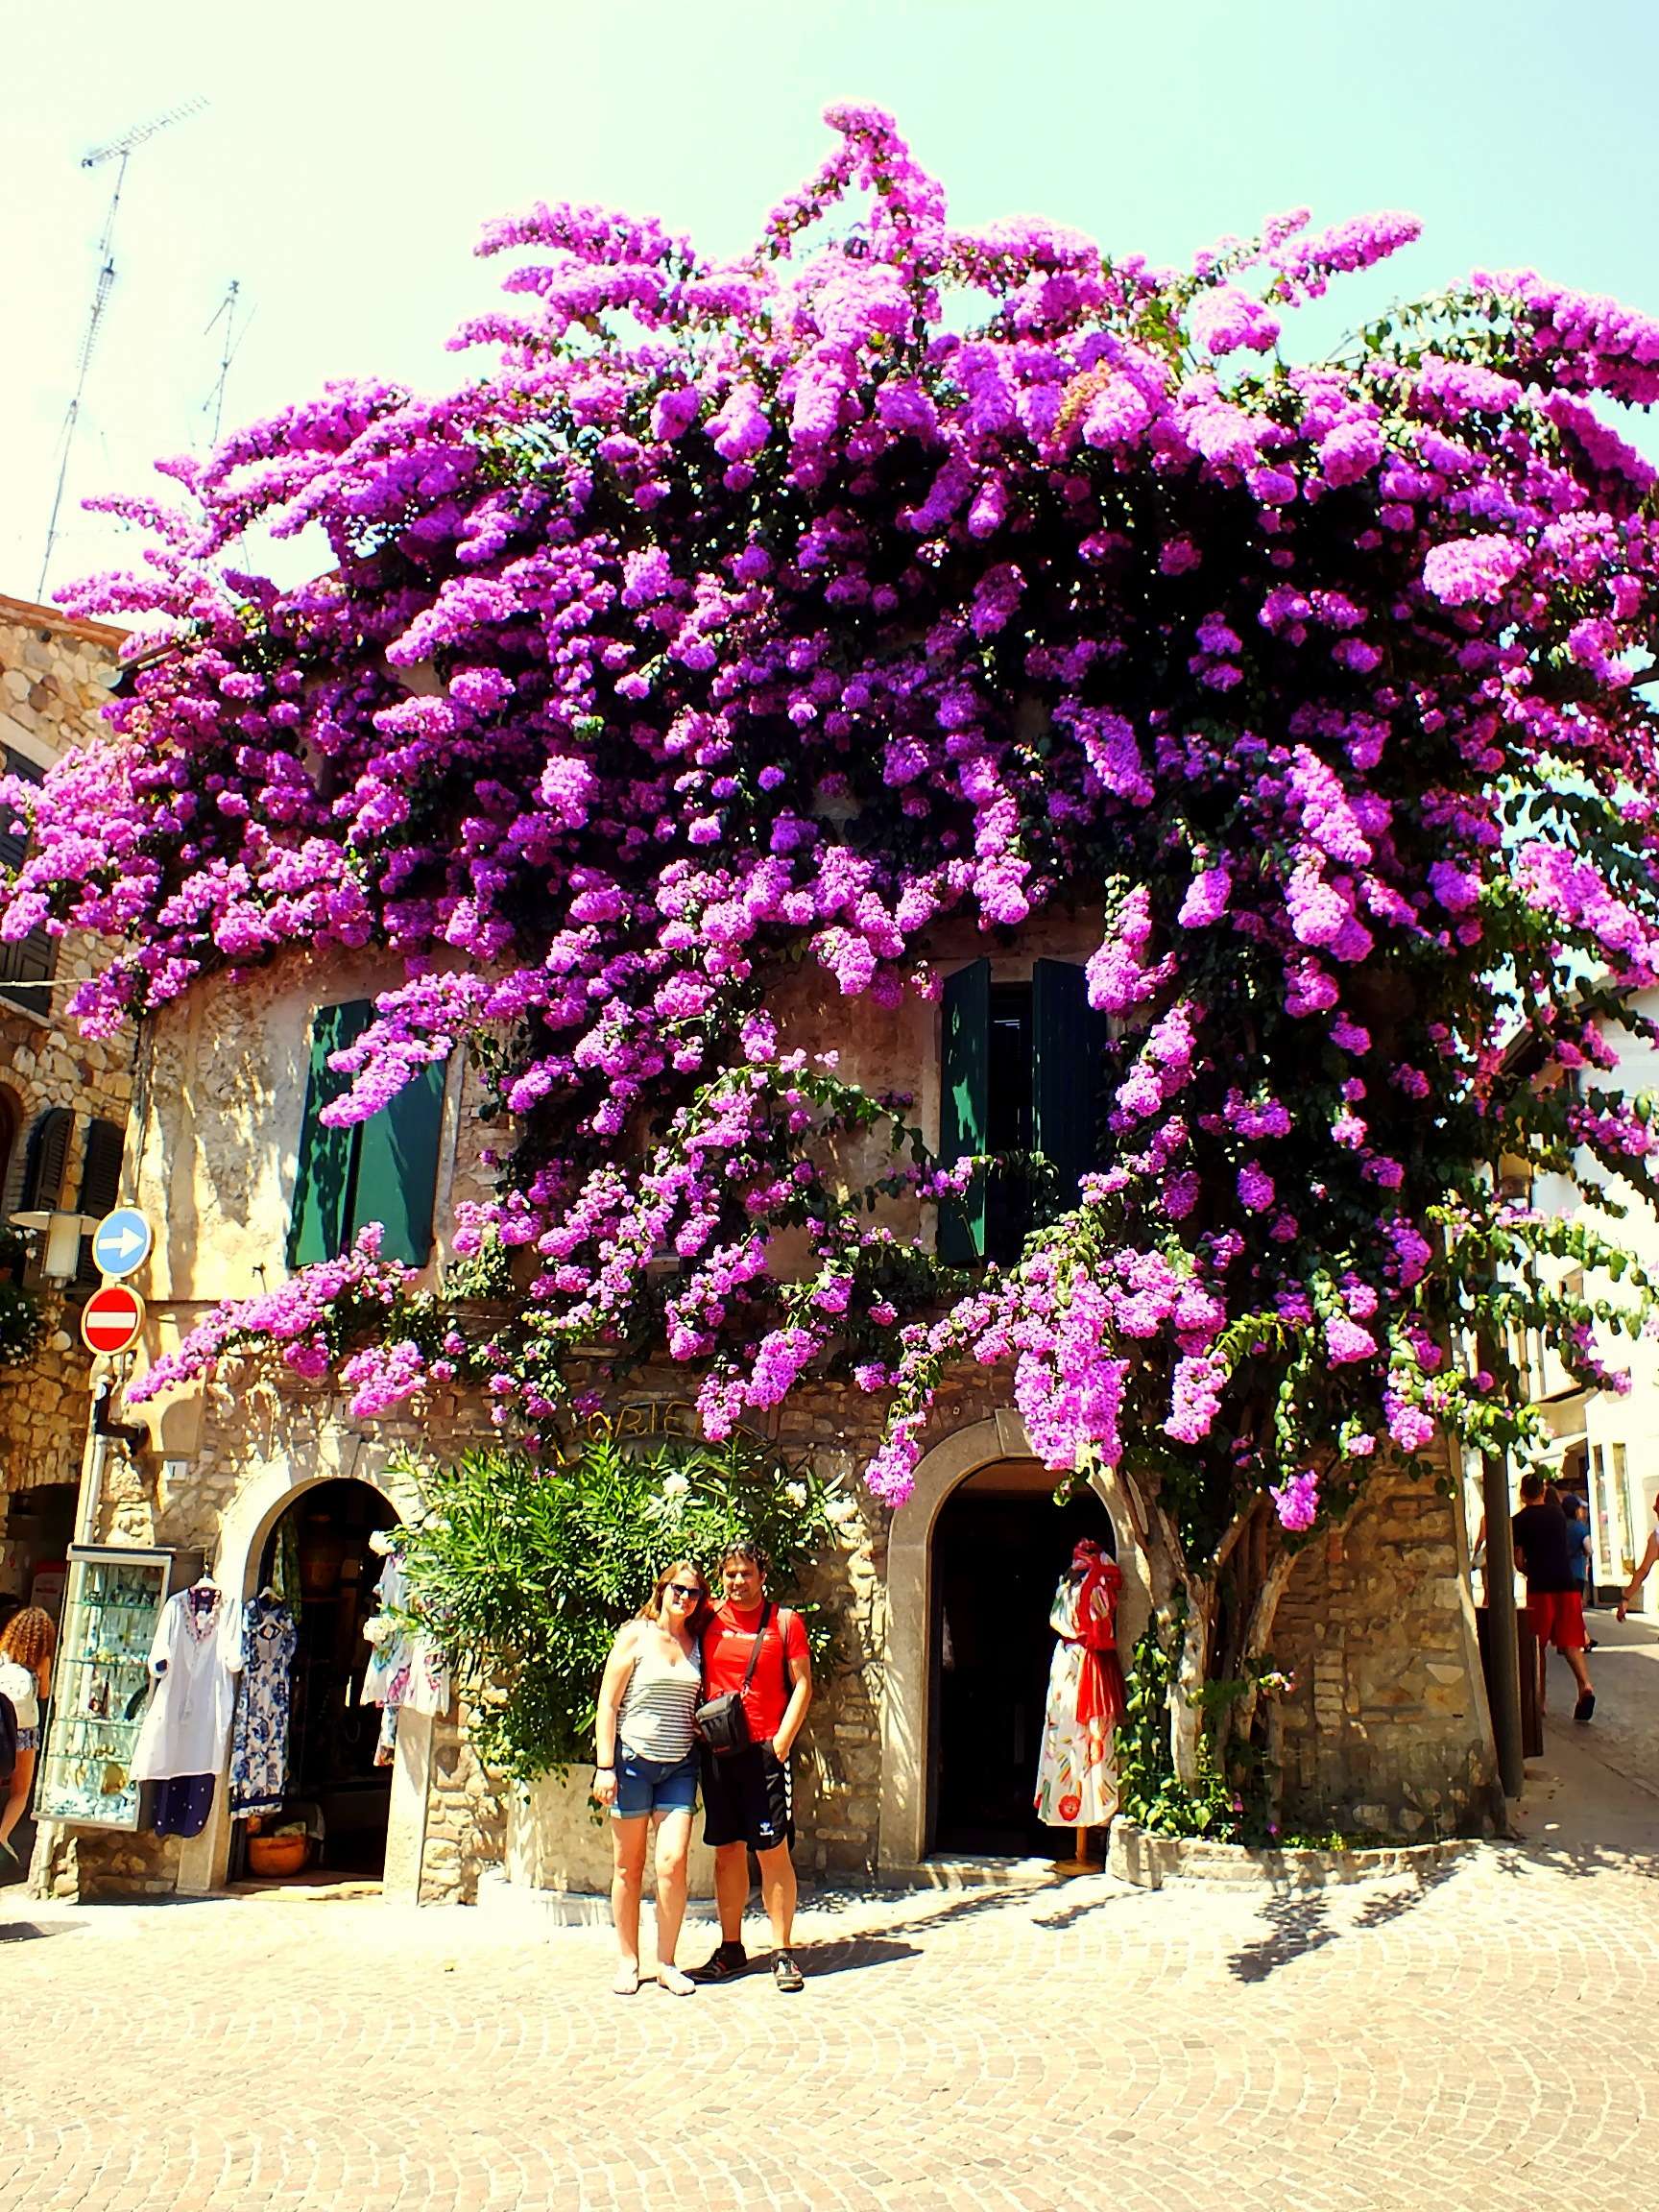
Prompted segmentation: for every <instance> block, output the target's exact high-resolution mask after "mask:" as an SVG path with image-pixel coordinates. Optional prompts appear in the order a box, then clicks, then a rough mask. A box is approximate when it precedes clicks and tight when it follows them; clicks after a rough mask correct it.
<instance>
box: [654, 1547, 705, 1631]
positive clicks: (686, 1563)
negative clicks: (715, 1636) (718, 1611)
mask: <svg viewBox="0 0 1659 2212" xmlns="http://www.w3.org/2000/svg"><path fill="white" fill-rule="evenodd" d="M682 1575H684V1576H685V1579H686V1580H687V1581H689V1580H690V1579H691V1577H692V1576H693V1575H695V1576H696V1578H697V1583H698V1586H699V1588H700V1589H701V1590H702V1592H703V1596H702V1599H701V1600H700V1601H699V1603H698V1605H697V1606H696V1608H695V1610H694V1611H693V1612H692V1613H691V1614H690V1615H689V1616H688V1617H687V1619H686V1622H685V1625H686V1627H687V1628H688V1629H689V1630H690V1632H691V1634H692V1635H693V1636H694V1637H696V1636H701V1635H702V1633H703V1631H704V1629H705V1628H707V1627H708V1625H709V1622H710V1621H711V1620H712V1619H713V1617H714V1606H713V1603H712V1601H711V1599H710V1598H709V1577H708V1575H705V1574H704V1572H703V1570H702V1568H701V1567H699V1566H698V1564H697V1562H696V1560H695V1559H676V1560H675V1561H674V1562H673V1564H672V1565H671V1566H667V1567H664V1568H663V1569H662V1571H661V1574H659V1575H658V1577H657V1583H656V1587H655V1588H654V1589H653V1590H652V1592H651V1595H650V1597H649V1598H647V1599H646V1600H645V1602H644V1604H643V1605H641V1606H640V1608H639V1611H638V1614H637V1619H638V1620H641V1621H656V1622H659V1623H660V1622H661V1619H662V1594H663V1592H664V1591H665V1590H666V1589H667V1587H668V1585H669V1583H670V1582H678V1581H679V1580H680V1578H681V1576H682Z"/></svg>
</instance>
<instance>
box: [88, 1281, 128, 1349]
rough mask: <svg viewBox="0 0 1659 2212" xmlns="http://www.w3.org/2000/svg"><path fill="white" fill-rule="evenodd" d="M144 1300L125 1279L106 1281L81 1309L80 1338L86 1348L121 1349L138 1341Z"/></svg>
mask: <svg viewBox="0 0 1659 2212" xmlns="http://www.w3.org/2000/svg"><path fill="white" fill-rule="evenodd" d="M143 1326H144V1301H143V1299H142V1298H140V1297H139V1295H138V1293H137V1291H136V1290H129V1289H128V1287H127V1286H126V1284H125V1283H106V1284H105V1286H104V1287H103V1289H102V1290H94V1291H93V1293H92V1295H91V1297H90V1298H88V1299H87V1301H86V1303H85V1305H84V1306H83V1307H82V1309H81V1340H82V1342H83V1343H84V1345H85V1346H86V1349H87V1350H88V1351H89V1352H125V1351H128V1350H129V1349H130V1348H131V1347H132V1345H133V1344H135V1343H136V1342H137V1341H138V1332H139V1331H140V1330H141V1329H142V1328H143Z"/></svg>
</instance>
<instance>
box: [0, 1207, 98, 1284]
mask: <svg viewBox="0 0 1659 2212" xmlns="http://www.w3.org/2000/svg"><path fill="white" fill-rule="evenodd" d="M97 1226H98V1217H97V1215H96V1214H67V1213H64V1212H62V1211H61V1210H60V1209H59V1208H57V1207H54V1208H53V1209H52V1211H51V1212H50V1213H48V1212H47V1211H46V1210H45V1209H44V1208H43V1207H42V1208H39V1209H37V1210H33V1211H31V1212H30V1213H27V1214H12V1228H13V1229H33V1230H34V1231H35V1232H36V1235H37V1236H39V1237H40V1239H41V1242H40V1272H41V1274H42V1275H45V1276H49V1277H50V1278H51V1279H52V1281H54V1282H56V1283H68V1282H70V1281H72V1280H73V1278H74V1276H75V1274H76V1272H77V1270H78V1269H79V1267H80V1265H81V1239H82V1238H83V1237H89V1236H90V1235H91V1234H92V1231H93V1230H94V1229H96V1228H97Z"/></svg>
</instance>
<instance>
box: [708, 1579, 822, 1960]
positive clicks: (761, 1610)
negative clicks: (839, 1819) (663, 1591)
mask: <svg viewBox="0 0 1659 2212" xmlns="http://www.w3.org/2000/svg"><path fill="white" fill-rule="evenodd" d="M765 1576H766V1555H765V1553H764V1552H763V1551H761V1550H760V1548H759V1546H758V1545H757V1544H747V1543H739V1544H733V1545H732V1546H731V1547H730V1549H729V1550H728V1551H727V1552H726V1554H725V1556H724V1557H723V1558H722V1560H721V1562H720V1578H721V1581H722V1583H723V1584H724V1586H725V1592H726V1602H725V1603H724V1604H723V1605H720V1606H718V1607H716V1609H715V1613H714V1617H713V1619H712V1621H710V1623H709V1626H708V1628H707V1629H706V1630H705V1631H704V1636H703V1684H704V1689H703V1694H704V1696H705V1697H706V1698H710V1699H712V1698H715V1697H721V1696H724V1695H729V1694H730V1695H737V1696H740V1697H741V1698H742V1701H743V1713H744V1718H745V1719H746V1720H747V1722H748V1732H749V1739H750V1741H749V1743H747V1745H745V1747H744V1748H743V1749H741V1750H738V1751H733V1752H729V1753H726V1754H724V1755H723V1756H721V1757H718V1758H717V1757H715V1756H714V1754H713V1753H712V1752H711V1751H710V1750H709V1747H708V1746H707V1745H705V1746H704V1752H703V1838H704V1840H705V1842H708V1843H711V1844H712V1845H713V1846H714V1896H715V1901H716V1903H717V1904H718V1906H719V1908H720V1942H719V1946H718V1948H717V1949H716V1950H715V1951H714V1953H713V1955H712V1956H711V1957H710V1958H709V1960H708V1961H707V1963H706V1964H705V1965H703V1966H700V1967H698V1968H697V1970H696V1972H695V1975H694V1977H693V1979H694V1980H696V1981H698V1982H732V1981H735V1979H736V1978H737V1976H738V1975H739V1974H742V1973H745V1972H746V1971H747V1969H748V1965H749V1954H748V1953H747V1951H745V1949H744V1948H743V1908H744V1906H745V1905H746V1904H747V1903H748V1901H749V1853H750V1852H751V1851H753V1852H754V1854H755V1858H756V1863H757V1865H758V1866H759V1869H760V1895H761V1900H762V1902H763V1903H764V1905H765V1907H766V1916H767V1918H768V1919H769V1920H770V1921H771V1923H772V1941H773V1945H774V1949H773V1955H772V1979H773V1982H774V1984H775V1985H776V1986H777V1987H778V1988H780V1989H781V1990H783V1991H784V1992H785V1993H788V1994H793V1993H794V1992H795V1991H797V1990H799V1989H800V1988H801V1987H802V1986H803V1984H802V1978H801V1969H800V1967H799V1966H797V1965H796V1963H795V1954H794V1952H793V1951H792V1950H791V1948H790V1945H791V1943H792V1941H793V1939H794V1929H795V1864H794V1861H793V1860H792V1859H791V1858H790V1856H789V1854H790V1850H791V1848H792V1846H793V1844H794V1841H795V1813H794V1798H793V1793H792V1791H791V1787H790V1776H789V1752H790V1748H791V1746H792V1745H793V1743H794V1742H795V1739H796V1737H797V1736H798V1735H799V1734H800V1733H801V1725H802V1722H803V1721H804V1720H805V1718H806V1708H807V1707H808V1705H810V1704H811V1702H812V1658H811V1654H810V1652H809V1651H808V1649H807V1647H806V1630H805V1626H804V1625H803V1623H802V1620H801V1616H800V1614H799V1613H792V1612H789V1611H787V1610H785V1609H784V1608H783V1607H781V1606H776V1605H772V1604H769V1603H768V1602H767V1599H766V1580H765Z"/></svg>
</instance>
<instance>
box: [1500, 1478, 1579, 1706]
mask: <svg viewBox="0 0 1659 2212" xmlns="http://www.w3.org/2000/svg"><path fill="white" fill-rule="evenodd" d="M1509 1526H1510V1527H1511V1529H1512V1530H1513V1531H1514V1536H1515V1558H1516V1562H1517V1564H1518V1565H1519V1566H1520V1568H1521V1571H1522V1573H1523V1574H1524V1575H1526V1577H1527V1619H1528V1620H1529V1621H1530V1622H1531V1623H1532V1633H1533V1635H1534V1636H1536V1637H1537V1639H1538V1710H1539V1712H1540V1713H1542V1712H1543V1710H1544V1693H1545V1688H1546V1685H1547V1683H1548V1681H1549V1668H1550V1647H1551V1644H1553V1645H1554V1647H1555V1648H1556V1650H1557V1651H1559V1652H1560V1654H1561V1656H1562V1658H1563V1659H1565V1660H1566V1662H1567V1664H1568V1666H1569V1667H1571V1668H1572V1670H1573V1679H1574V1680H1575V1682H1576V1683H1577V1685H1578V1702H1577V1704H1576V1705H1575V1706H1574V1708H1573V1718H1574V1719H1575V1720H1588V1719H1589V1718H1590V1716H1591V1714H1592V1713H1594V1712H1595V1710H1596V1693H1595V1691H1594V1690H1593V1689H1592V1688H1591V1685H1590V1670H1589V1668H1588V1667H1587V1666H1586V1665H1585V1664H1584V1647H1585V1644H1586V1643H1587V1642H1588V1638H1587V1637H1586V1635H1585V1632H1584V1600H1583V1599H1582V1598H1580V1596H1579V1595H1578V1586H1577V1584H1576V1583H1575V1581H1574V1579H1573V1559H1572V1553H1571V1551H1570V1548H1569V1546H1568V1542H1567V1516H1566V1514H1565V1513H1563V1512H1562V1510H1561V1508H1560V1506H1559V1505H1551V1503H1549V1501H1548V1500H1547V1499H1546V1497H1545V1495H1544V1478H1543V1476H1542V1475H1524V1476H1523V1477H1522V1478H1521V1510H1520V1512H1519V1513H1517V1514H1516V1516H1515V1518H1514V1520H1513V1521H1512V1522H1511V1523H1510V1524H1509Z"/></svg>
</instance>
